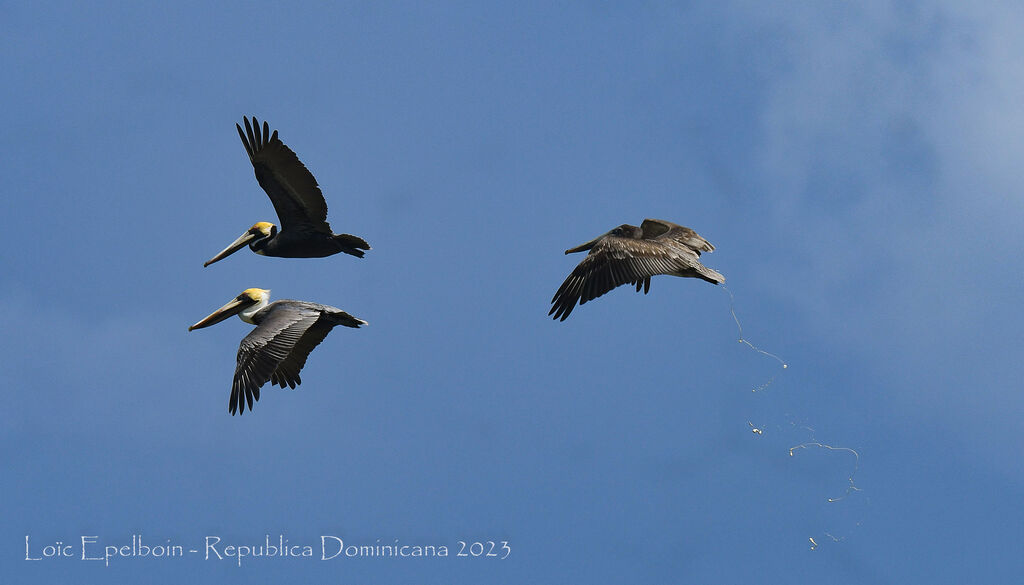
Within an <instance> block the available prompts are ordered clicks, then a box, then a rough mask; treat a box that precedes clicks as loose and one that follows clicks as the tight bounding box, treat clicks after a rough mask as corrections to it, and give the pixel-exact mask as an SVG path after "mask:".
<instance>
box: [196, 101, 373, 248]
mask: <svg viewBox="0 0 1024 585" xmlns="http://www.w3.org/2000/svg"><path fill="white" fill-rule="evenodd" d="M243 120H244V122H245V132H242V127H241V126H239V125H238V124H235V128H237V129H238V136H240V137H241V138H242V144H243V145H245V151H246V152H247V153H249V160H250V161H252V167H253V169H254V170H255V172H256V180H257V181H259V183H260V187H263V190H264V191H266V192H267V195H268V196H269V197H270V201H271V202H272V203H273V204H274V210H275V211H277V217H278V218H279V219H280V220H281V227H280V229H278V227H277V226H276V225H274V224H272V223H270V222H266V221H260V222H257V223H255V224H253V226H252V227H251V228H249V229H248V230H246V232H245V233H244V234H242V235H241V236H239V237H238V239H237V240H235V241H234V242H231V245H229V246H228V247H227V248H224V249H223V250H222V251H221V252H220V253H219V254H217V255H216V256H214V257H213V258H211V259H210V260H209V261H207V262H206V263H205V264H203V266H209V265H210V264H213V263H214V262H216V261H218V260H221V259H223V258H226V257H227V256H230V255H231V254H234V253H235V252H237V251H238V250H241V249H242V248H243V247H245V245H246V244H248V245H249V248H250V249H251V250H252V251H253V252H256V253H257V254H261V255H263V256H278V257H284V258H323V257H324V256H330V255H332V254H337V253H338V252H344V253H346V254H351V255H353V256H356V257H359V258H362V257H363V250H369V249H370V245H369V244H367V243H366V240H364V239H362V238H360V237H358V236H352V235H349V234H335V233H334V232H332V231H331V226H330V224H328V223H327V202H326V201H324V196H323V193H321V192H320V187H319V186H317V182H316V179H315V178H314V177H313V173H311V172H309V170H308V169H307V168H306V166H305V165H304V164H302V161H300V160H299V157H297V156H295V153H294V152H292V150H291V149H290V148H288V147H287V146H285V145H284V143H283V142H281V140H280V139H279V138H278V137H277V130H274V133H273V134H271V133H270V126H269V125H268V124H267V123H266V121H264V122H263V131H262V132H260V124H259V122H258V121H257V120H256V118H255V117H253V119H252V124H251V125H250V124H249V119H248V118H243Z"/></svg>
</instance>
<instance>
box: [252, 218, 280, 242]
mask: <svg viewBox="0 0 1024 585" xmlns="http://www.w3.org/2000/svg"><path fill="white" fill-rule="evenodd" d="M275 227H277V226H275V225H274V224H272V223H270V222H269V221H257V222H256V223H254V224H252V227H251V228H249V233H250V234H252V235H254V236H256V235H260V236H264V237H267V238H269V237H270V236H272V235H274V228H275Z"/></svg>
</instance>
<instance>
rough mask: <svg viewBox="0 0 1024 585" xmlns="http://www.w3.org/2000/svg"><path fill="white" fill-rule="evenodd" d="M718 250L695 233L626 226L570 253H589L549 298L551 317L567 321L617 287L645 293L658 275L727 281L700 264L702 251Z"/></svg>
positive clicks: (664, 225) (649, 222)
mask: <svg viewBox="0 0 1024 585" xmlns="http://www.w3.org/2000/svg"><path fill="white" fill-rule="evenodd" d="M714 249H715V247H714V246H712V245H711V242H708V241H707V240H705V239H704V238H702V237H700V235H698V234H697V232H695V231H693V230H691V229H690V228H688V227H684V226H681V225H678V224H674V223H672V222H668V221H663V220H660V219H645V220H644V221H643V223H642V224H641V225H640V226H639V227H637V226H635V225H629V224H623V225H620V226H619V227H617V228H615V229H613V230H611V231H610V232H608V233H606V234H604V235H601V236H598V237H597V238H594V239H593V240H591V241H589V242H587V243H585V244H583V245H581V246H577V247H576V248H572V249H569V250H566V251H565V253H566V254H571V253H573V252H582V251H584V250H590V253H589V254H587V257H586V258H584V259H583V261H582V262H580V263H579V265H577V266H576V268H575V269H574V270H573V271H572V274H570V275H569V276H568V277H567V278H566V279H565V281H564V282H563V283H562V286H560V287H559V288H558V291H557V292H556V293H555V296H554V297H552V299H551V303H552V306H551V310H550V311H548V315H553V318H554V319H560V320H562V321H565V319H566V318H567V317H568V316H569V313H571V312H572V310H573V308H574V307H575V306H576V304H577V303H579V304H581V305H582V304H584V303H586V302H587V301H590V300H593V299H596V298H597V297H599V296H601V295H603V294H605V293H606V292H608V291H610V290H612V289H613V288H615V287H618V286H621V285H624V284H632V285H635V286H636V290H637V292H639V291H640V289H641V288H643V290H644V294H647V292H648V291H649V290H650V289H651V277H652V276H656V275H658V274H667V275H670V276H681V277H690V278H700V279H702V280H706V281H707V282H710V283H712V284H720V283H723V282H725V277H724V276H722V275H721V274H720V273H718V272H716V271H714V270H712V269H710V268H708V267H706V266H704V265H703V264H701V263H700V254H701V252H711V251H713V250H714Z"/></svg>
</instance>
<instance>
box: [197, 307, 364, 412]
mask: <svg viewBox="0 0 1024 585" xmlns="http://www.w3.org/2000/svg"><path fill="white" fill-rule="evenodd" d="M269 301H270V291H269V290H264V289H261V288H247V289H245V290H244V291H242V294H240V295H238V296H237V297H235V298H234V299H232V300H231V302H229V303H228V304H226V305H224V306H223V307H221V308H219V309H217V310H216V311H214V312H213V313H211V314H210V315H209V316H208V317H206V318H205V319H203V320H202V321H200V322H198V323H196V324H195V325H193V326H191V327H189V328H188V330H189V331H192V330H193V329H202V328H203V327H209V326H210V325H214V324H216V323H220V322H221V321H223V320H225V319H228V318H229V317H231V316H232V315H238V316H239V317H241V318H242V321H245V322H246V323H251V324H253V325H256V328H255V329H253V330H252V331H251V332H250V333H249V335H246V336H245V338H244V339H242V343H241V344H240V345H239V346H238V365H237V367H235V378H234V381H233V382H232V383H231V401H230V402H229V403H228V410H229V411H230V412H231V414H235V411H236V410H237V411H239V413H240V414H244V413H245V405H246V404H248V405H249V410H252V404H253V402H256V401H257V400H259V399H260V387H261V386H263V385H264V384H266V383H267V382H268V381H269V382H270V384H271V385H274V384H277V385H278V386H280V387H282V388H284V387H285V386H286V385H287V386H288V387H289V388H295V387H296V386H298V385H299V384H301V383H302V380H301V379H300V378H299V370H301V369H302V366H304V365H306V358H307V357H309V353H310V352H311V351H313V348H314V347H316V346H317V345H319V344H320V342H321V341H323V340H324V338H325V337H327V334H328V333H330V332H331V329H333V328H334V326H335V325H344V326H345V327H359V326H360V325H366V321H363V320H362V319H356V318H355V317H353V316H352V315H349V314H348V313H346V312H345V311H342V310H341V309H338V308H335V307H329V306H327V305H321V304H318V303H309V302H306V301H292V300H280V301H274V302H273V303H269ZM268 303H269V304H268ZM243 396H244V399H243Z"/></svg>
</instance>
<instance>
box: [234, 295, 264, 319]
mask: <svg viewBox="0 0 1024 585" xmlns="http://www.w3.org/2000/svg"><path fill="white" fill-rule="evenodd" d="M259 295H260V300H259V302H257V303H256V304H254V305H253V306H251V307H248V308H246V309H243V310H242V311H241V312H240V313H238V317H239V318H241V319H242V321H245V322H246V323H249V324H250V325H255V324H256V322H255V321H253V320H252V316H253V315H255V314H256V313H258V312H259V311H260V310H261V309H263V307H266V306H267V304H269V303H270V291H269V290H260V292H259Z"/></svg>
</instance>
